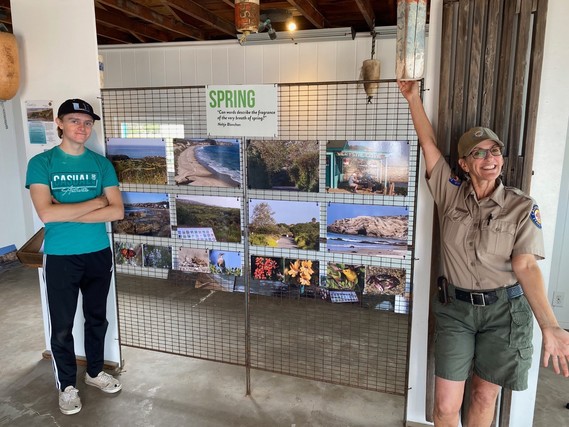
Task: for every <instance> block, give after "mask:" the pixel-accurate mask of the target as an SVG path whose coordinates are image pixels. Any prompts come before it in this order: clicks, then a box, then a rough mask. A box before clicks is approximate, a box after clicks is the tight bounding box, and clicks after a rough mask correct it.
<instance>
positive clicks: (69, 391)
mask: <svg viewBox="0 0 569 427" xmlns="http://www.w3.org/2000/svg"><path fill="white" fill-rule="evenodd" d="M59 410H60V411H61V412H63V413H64V414H65V415H73V414H76V413H77V412H79V411H80V410H81V399H80V398H79V390H77V389H76V388H75V387H73V386H72V385H68V386H67V387H65V390H64V391H60V392H59Z"/></svg>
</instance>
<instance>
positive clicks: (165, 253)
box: [142, 244, 172, 268]
mask: <svg viewBox="0 0 569 427" xmlns="http://www.w3.org/2000/svg"><path fill="white" fill-rule="evenodd" d="M142 259H143V260H144V263H143V265H144V267H151V268H172V247H171V246H156V245H147V244H144V245H142Z"/></svg>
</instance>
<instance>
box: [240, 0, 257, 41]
mask: <svg viewBox="0 0 569 427" xmlns="http://www.w3.org/2000/svg"><path fill="white" fill-rule="evenodd" d="M259 14H260V5H259V0H235V28H236V29H237V31H239V32H240V33H243V36H242V37H241V38H240V39H239V42H240V43H243V42H244V41H245V39H246V38H247V36H248V35H249V34H251V33H256V32H258V31H259Z"/></svg>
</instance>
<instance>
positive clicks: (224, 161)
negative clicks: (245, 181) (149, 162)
mask: <svg viewBox="0 0 569 427" xmlns="http://www.w3.org/2000/svg"><path fill="white" fill-rule="evenodd" d="M240 150H241V143H240V141H239V140H238V139H232V138H200V139H196V138H175V139H174V170H175V181H176V185H194V186H202V187H230V188H238V187H240V186H241V156H240Z"/></svg>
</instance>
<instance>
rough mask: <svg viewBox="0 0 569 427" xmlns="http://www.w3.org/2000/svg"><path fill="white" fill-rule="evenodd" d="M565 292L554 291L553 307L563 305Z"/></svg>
mask: <svg viewBox="0 0 569 427" xmlns="http://www.w3.org/2000/svg"><path fill="white" fill-rule="evenodd" d="M564 300H565V292H553V307H563V303H564Z"/></svg>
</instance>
